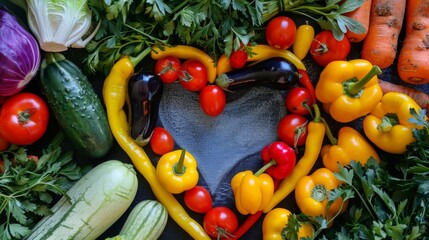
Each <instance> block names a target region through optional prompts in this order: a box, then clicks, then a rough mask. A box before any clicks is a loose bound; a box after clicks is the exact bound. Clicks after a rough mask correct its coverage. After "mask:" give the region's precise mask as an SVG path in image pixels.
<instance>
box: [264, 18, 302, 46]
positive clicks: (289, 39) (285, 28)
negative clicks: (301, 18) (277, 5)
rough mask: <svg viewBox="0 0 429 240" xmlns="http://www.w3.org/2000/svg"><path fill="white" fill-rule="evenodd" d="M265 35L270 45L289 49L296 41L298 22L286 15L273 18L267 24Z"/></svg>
mask: <svg viewBox="0 0 429 240" xmlns="http://www.w3.org/2000/svg"><path fill="white" fill-rule="evenodd" d="M265 37H266V39H267V42H268V44H269V45H270V46H272V47H274V48H279V49H287V48H289V47H290V46H292V44H293V43H294V41H295V38H296V24H295V22H294V21H293V20H292V19H291V18H289V17H286V16H279V17H275V18H273V19H272V20H271V21H270V22H269V23H268V25H267V28H266V30H265Z"/></svg>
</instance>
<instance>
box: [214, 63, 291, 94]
mask: <svg viewBox="0 0 429 240" xmlns="http://www.w3.org/2000/svg"><path fill="white" fill-rule="evenodd" d="M298 80H299V73H298V69H297V67H296V66H295V65H294V64H293V63H291V62H290V61H288V60H287V59H285V58H281V57H274V58H269V59H266V60H263V61H260V62H257V63H255V64H251V65H249V66H246V67H244V68H242V69H238V70H234V71H231V72H227V73H224V74H222V75H220V76H219V77H218V78H217V79H216V84H217V85H218V86H220V87H221V88H223V89H224V90H230V91H234V90H239V89H244V88H248V87H253V86H265V87H269V88H272V89H276V90H287V89H290V88H291V87H293V86H295V85H296V84H297V83H298Z"/></svg>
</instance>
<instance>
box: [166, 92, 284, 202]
mask: <svg viewBox="0 0 429 240" xmlns="http://www.w3.org/2000/svg"><path fill="white" fill-rule="evenodd" d="M198 98H199V95H198V94H196V93H194V92H189V91H187V90H185V89H184V88H183V87H181V86H180V85H179V84H169V85H166V86H165V88H164V93H163V97H162V99H161V103H160V106H159V121H160V122H161V125H162V126H163V127H164V128H165V129H167V130H168V131H169V132H170V133H171V135H172V136H173V138H174V140H175V143H176V145H178V146H179V147H180V148H184V149H186V150H187V151H188V152H190V153H191V154H192V155H193V156H194V157H195V159H196V160H197V162H198V170H199V173H200V181H201V184H203V185H205V186H206V187H207V188H208V190H209V191H210V193H211V195H212V197H213V201H214V204H228V203H229V204H230V203H231V201H232V199H233V193H232V190H231V187H230V181H231V179H232V177H233V176H234V175H235V174H236V173H237V172H239V171H243V170H248V169H249V170H252V171H256V170H257V169H259V168H260V167H261V166H262V161H261V160H260V156H259V154H260V151H261V150H262V148H263V147H264V146H266V145H268V144H270V143H271V142H273V141H275V140H276V139H277V124H278V122H279V121H280V119H281V118H282V117H283V116H284V115H285V114H286V108H285V105H284V96H283V95H282V92H281V91H273V90H272V89H269V88H264V87H254V88H251V89H248V90H246V91H242V92H235V93H227V104H226V107H225V110H224V112H223V113H222V114H221V115H219V116H217V117H210V116H208V115H206V114H204V113H203V111H202V110H201V108H200V105H199V100H198Z"/></svg>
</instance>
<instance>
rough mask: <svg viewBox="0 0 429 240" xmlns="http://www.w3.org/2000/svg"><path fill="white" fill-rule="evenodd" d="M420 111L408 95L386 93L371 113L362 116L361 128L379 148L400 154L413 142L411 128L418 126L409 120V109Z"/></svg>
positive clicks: (410, 116)
mask: <svg viewBox="0 0 429 240" xmlns="http://www.w3.org/2000/svg"><path fill="white" fill-rule="evenodd" d="M411 108H414V110H415V111H416V112H419V111H420V109H421V108H420V107H419V105H418V104H417V103H416V102H415V101H414V100H413V99H412V98H411V97H409V96H408V95H406V94H403V93H397V92H390V93H386V94H385V95H384V96H383V98H382V99H381V101H380V102H379V103H378V105H377V106H376V107H375V108H374V110H372V111H371V113H370V114H369V115H368V116H366V117H365V118H364V121H363V130H364V132H365V135H366V136H367V137H368V139H369V140H370V141H371V142H373V143H374V144H375V145H376V146H377V147H379V148H380V149H381V150H383V151H385V152H388V153H393V154H402V153H404V152H405V150H406V148H407V145H408V144H410V143H412V142H415V141H416V139H415V138H414V136H413V133H412V129H413V128H419V127H418V126H417V125H416V124H414V123H411V122H409V119H410V118H412V117H413V116H412V115H411V113H410V109H411Z"/></svg>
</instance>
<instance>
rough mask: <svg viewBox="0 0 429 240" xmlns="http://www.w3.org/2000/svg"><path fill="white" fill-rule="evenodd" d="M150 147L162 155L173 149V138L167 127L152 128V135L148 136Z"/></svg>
mask: <svg viewBox="0 0 429 240" xmlns="http://www.w3.org/2000/svg"><path fill="white" fill-rule="evenodd" d="M150 147H151V148H152V151H153V152H154V153H156V154H158V155H164V154H166V153H168V152H171V151H173V148H174V139H173V137H172V136H171V134H170V133H169V132H168V131H167V129H165V128H162V127H155V128H154V129H153V133H152V137H151V138H150Z"/></svg>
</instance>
